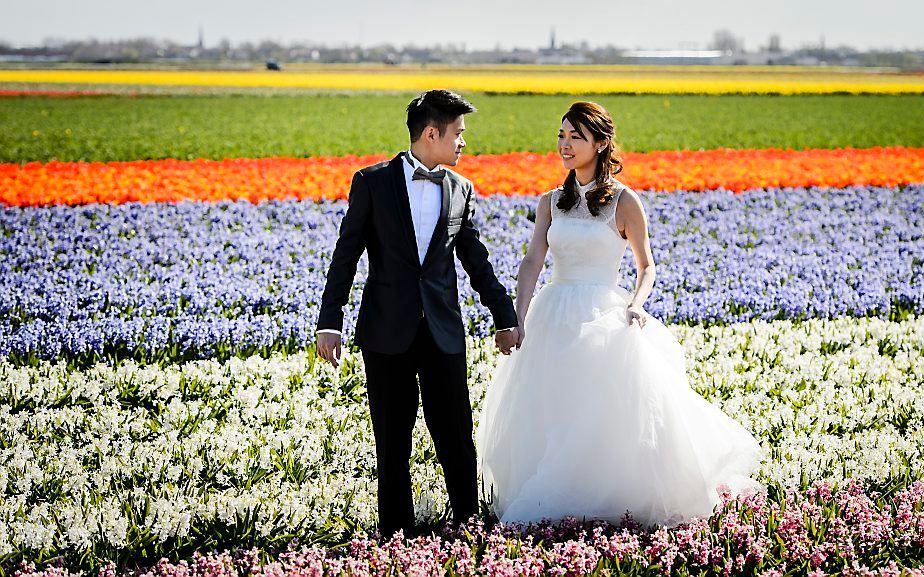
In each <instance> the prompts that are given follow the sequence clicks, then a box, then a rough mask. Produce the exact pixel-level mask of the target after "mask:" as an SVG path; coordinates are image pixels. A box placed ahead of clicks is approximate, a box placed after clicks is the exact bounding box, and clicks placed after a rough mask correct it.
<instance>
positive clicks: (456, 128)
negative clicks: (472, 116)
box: [433, 115, 465, 166]
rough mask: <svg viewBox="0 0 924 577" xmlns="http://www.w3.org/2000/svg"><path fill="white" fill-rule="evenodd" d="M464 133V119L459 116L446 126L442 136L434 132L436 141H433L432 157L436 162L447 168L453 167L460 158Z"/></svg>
mask: <svg viewBox="0 0 924 577" xmlns="http://www.w3.org/2000/svg"><path fill="white" fill-rule="evenodd" d="M463 132H465V117H464V116H462V115H459V117H458V118H456V119H455V120H454V121H452V122H450V123H449V124H448V125H447V126H446V130H444V131H443V135H442V136H440V134H439V131H436V140H435V141H434V146H433V148H434V150H433V155H434V156H435V157H436V160H437V162H439V163H440V164H445V165H447V166H455V165H456V163H458V162H459V157H460V156H462V149H463V148H465V139H464V138H462V133H463Z"/></svg>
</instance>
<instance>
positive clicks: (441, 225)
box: [421, 172, 452, 268]
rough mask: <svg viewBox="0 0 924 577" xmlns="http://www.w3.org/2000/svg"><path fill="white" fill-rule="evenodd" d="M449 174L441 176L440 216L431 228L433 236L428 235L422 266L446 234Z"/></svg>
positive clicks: (427, 261)
mask: <svg viewBox="0 0 924 577" xmlns="http://www.w3.org/2000/svg"><path fill="white" fill-rule="evenodd" d="M451 186H452V185H451V183H450V179H449V174H448V172H447V174H446V176H445V177H443V182H442V194H441V197H442V198H441V199H440V217H439V218H438V219H436V228H434V229H433V236H431V237H430V245H429V246H428V247H427V254H426V255H424V261H423V265H421V266H422V267H423V268H426V267H427V265H428V264H429V262H430V260H431V259H432V258H433V254H434V253H435V252H436V250H437V245H439V244H442V242H443V235H445V234H446V227H447V219H448V218H449V197H450V194H451V193H452V189H451Z"/></svg>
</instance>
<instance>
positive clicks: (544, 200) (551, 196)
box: [539, 187, 561, 212]
mask: <svg viewBox="0 0 924 577" xmlns="http://www.w3.org/2000/svg"><path fill="white" fill-rule="evenodd" d="M559 192H561V187H558V188H553V189H552V190H550V191H548V192H544V193H542V195H540V196H539V210H545V211H547V212H548V211H550V210H551V209H552V202H553V201H554V200H555V195H557V194H558V193H559Z"/></svg>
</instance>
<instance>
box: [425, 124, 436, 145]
mask: <svg viewBox="0 0 924 577" xmlns="http://www.w3.org/2000/svg"><path fill="white" fill-rule="evenodd" d="M423 137H424V138H425V139H427V141H428V142H436V141H437V140H439V131H438V130H437V129H436V127H435V126H433V125H432V124H428V125H427V127H426V128H424V131H423Z"/></svg>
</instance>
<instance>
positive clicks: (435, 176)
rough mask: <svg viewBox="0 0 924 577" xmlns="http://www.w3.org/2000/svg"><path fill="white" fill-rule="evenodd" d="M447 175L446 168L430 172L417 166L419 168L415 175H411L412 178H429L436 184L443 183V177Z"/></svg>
mask: <svg viewBox="0 0 924 577" xmlns="http://www.w3.org/2000/svg"><path fill="white" fill-rule="evenodd" d="M445 176H446V171H445V170H437V171H434V172H430V171H428V170H424V169H422V168H417V170H415V171H414V175H413V176H412V177H411V180H429V181H430V182H432V183H434V184H443V178H445Z"/></svg>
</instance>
